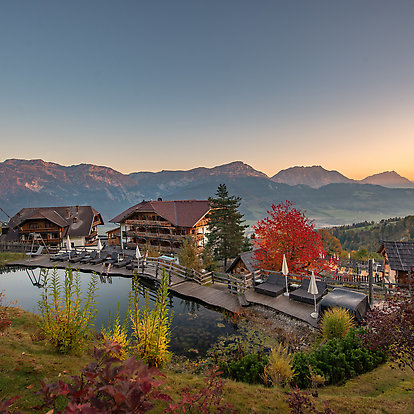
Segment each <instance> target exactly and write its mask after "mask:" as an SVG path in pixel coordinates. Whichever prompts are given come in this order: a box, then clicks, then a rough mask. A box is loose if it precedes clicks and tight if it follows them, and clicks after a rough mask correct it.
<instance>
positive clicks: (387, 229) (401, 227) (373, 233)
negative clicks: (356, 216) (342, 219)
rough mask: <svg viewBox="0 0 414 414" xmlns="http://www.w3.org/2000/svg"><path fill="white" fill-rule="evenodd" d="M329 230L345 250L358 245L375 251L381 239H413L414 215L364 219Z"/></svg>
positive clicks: (353, 248) (356, 248)
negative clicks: (360, 221) (368, 220)
mask: <svg viewBox="0 0 414 414" xmlns="http://www.w3.org/2000/svg"><path fill="white" fill-rule="evenodd" d="M330 232H331V233H332V234H333V235H334V236H335V237H337V238H338V239H339V240H340V242H341V245H342V248H343V249H345V250H347V251H349V250H358V249H359V248H360V247H366V248H367V249H368V250H369V251H377V250H378V248H379V247H380V244H381V241H383V240H394V241H410V240H414V216H407V217H404V218H397V217H396V218H392V219H387V220H381V221H380V222H379V223H374V222H367V221H365V222H363V223H357V224H353V225H351V226H341V227H333V228H332V229H330Z"/></svg>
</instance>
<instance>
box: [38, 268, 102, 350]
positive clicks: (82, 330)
mask: <svg viewBox="0 0 414 414" xmlns="http://www.w3.org/2000/svg"><path fill="white" fill-rule="evenodd" d="M41 279H42V284H43V291H42V294H41V299H40V301H39V311H40V316H41V318H40V322H39V324H40V329H41V331H42V332H43V333H44V335H45V337H46V338H47V339H48V340H49V342H50V343H51V344H52V345H53V346H54V347H55V348H56V350H57V352H59V353H62V354H67V353H70V352H72V351H73V350H75V349H76V350H77V351H80V350H82V349H83V348H84V346H85V345H86V343H87V341H88V340H89V339H90V337H91V334H92V328H93V326H94V324H93V321H94V319H95V317H96V314H97V310H96V296H97V295H96V289H97V283H98V278H97V276H96V274H94V273H93V274H92V277H91V281H90V283H89V286H88V290H87V293H86V297H85V299H82V292H81V283H80V275H79V272H73V270H72V269H71V268H70V267H69V268H67V269H66V270H65V277H64V281H63V284H62V282H61V281H60V279H59V276H58V273H57V270H56V269H53V271H52V276H51V277H50V278H49V271H48V270H47V269H42V270H41ZM49 283H50V285H49Z"/></svg>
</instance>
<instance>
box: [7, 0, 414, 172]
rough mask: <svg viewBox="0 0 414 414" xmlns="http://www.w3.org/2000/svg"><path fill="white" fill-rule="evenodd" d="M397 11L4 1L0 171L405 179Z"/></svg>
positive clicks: (360, 4) (404, 49)
mask: <svg viewBox="0 0 414 414" xmlns="http://www.w3.org/2000/svg"><path fill="white" fill-rule="evenodd" d="M413 17H414V2H413V1H411V0H408V1H404V0H395V1H389V0H387V1H382V0H363V1H361V0H357V1H354V0H346V1H345V0H344V1H341V0H337V1H331V0H324V1H322V0H312V1H311V0H306V1H305V0H303V1H299V0H289V1H288V0H285V1H277V0H270V1H267V0H260V1H257V0H251V1H245V0H209V1H198V0H188V1H180V0H174V1H171V0H164V1H157V0H154V1H138V0H133V1H132V0H131V1H130V0H122V1H116V0H112V1H107V0H88V1H84V0H71V1H56V0H50V1H45V0H36V1H33V0H26V1H23V0H4V1H2V2H0V144H1V147H0V148H1V151H0V161H4V160H5V159H8V158H27V159H34V158H41V159H43V160H45V161H53V162H57V163H60V164H64V165H72V164H79V163H92V164H98V165H105V166H109V167H112V168H114V169H116V170H118V171H121V172H124V173H129V172H133V171H159V170H162V169H167V170H177V169H182V170H186V169H190V168H194V167H198V166H206V167H213V166H216V165H221V164H225V163H228V162H231V161H235V160H240V161H243V162H245V163H247V164H249V165H251V166H252V167H253V168H255V169H258V170H260V171H263V172H265V173H266V174H268V175H269V176H272V175H274V174H276V173H277V172H278V171H280V170H282V169H285V168H289V167H292V166H295V165H304V166H307V165H322V166H323V167H324V168H327V169H330V170H333V169H335V170H338V171H340V172H341V173H343V174H345V175H347V176H348V177H350V178H355V179H360V178H364V177H365V176H367V175H371V174H374V173H378V172H382V171H387V170H396V171H397V172H398V173H399V174H401V175H403V176H405V177H407V178H409V179H411V180H414V163H413V156H414V49H413V44H414V24H413Z"/></svg>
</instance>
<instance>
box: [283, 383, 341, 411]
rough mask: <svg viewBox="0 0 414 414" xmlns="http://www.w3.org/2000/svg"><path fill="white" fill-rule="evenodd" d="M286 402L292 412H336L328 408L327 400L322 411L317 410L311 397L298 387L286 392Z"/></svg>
mask: <svg viewBox="0 0 414 414" xmlns="http://www.w3.org/2000/svg"><path fill="white" fill-rule="evenodd" d="M288 403H289V408H290V412H291V413H292V414H308V413H309V414H311V413H314V414H336V411H334V410H332V409H331V408H329V405H328V403H327V402H325V403H324V404H325V409H324V410H323V411H319V410H317V409H316V407H315V402H314V400H313V399H312V397H311V396H310V395H309V394H308V393H307V392H306V391H302V390H300V389H298V388H296V389H294V390H293V391H291V392H290V393H289V394H288Z"/></svg>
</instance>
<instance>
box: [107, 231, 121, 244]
mask: <svg viewBox="0 0 414 414" xmlns="http://www.w3.org/2000/svg"><path fill="white" fill-rule="evenodd" d="M106 234H107V235H108V245H109V246H120V245H121V229H120V228H119V227H116V228H115V229H112V230H108V231H107V232H106Z"/></svg>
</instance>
